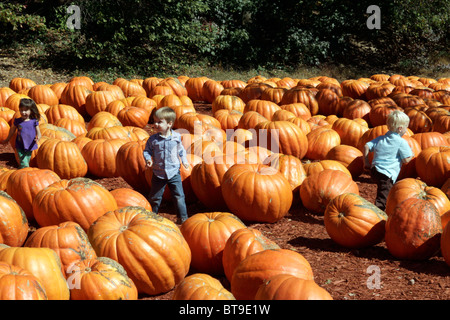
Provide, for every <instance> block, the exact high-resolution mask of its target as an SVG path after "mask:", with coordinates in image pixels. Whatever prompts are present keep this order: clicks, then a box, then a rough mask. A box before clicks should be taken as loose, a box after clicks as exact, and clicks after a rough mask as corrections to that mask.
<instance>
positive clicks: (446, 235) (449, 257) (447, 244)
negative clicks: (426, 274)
mask: <svg viewBox="0 0 450 320" xmlns="http://www.w3.org/2000/svg"><path fill="white" fill-rule="evenodd" d="M440 245H441V253H442V257H443V258H444V261H445V263H446V264H447V265H449V266H450V223H446V225H445V227H444V229H443V232H442V235H441V243H440Z"/></svg>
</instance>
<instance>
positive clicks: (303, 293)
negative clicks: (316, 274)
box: [255, 274, 333, 300]
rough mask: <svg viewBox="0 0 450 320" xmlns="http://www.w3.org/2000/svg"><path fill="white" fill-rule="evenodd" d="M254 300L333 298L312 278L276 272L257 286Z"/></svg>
mask: <svg viewBox="0 0 450 320" xmlns="http://www.w3.org/2000/svg"><path fill="white" fill-rule="evenodd" d="M255 300H333V298H332V297H331V295H330V293H329V292H328V291H327V290H325V289H324V288H322V287H321V286H319V285H318V284H317V283H316V282H315V281H314V280H306V279H302V278H299V277H296V276H293V275H290V274H277V275H275V276H273V277H270V278H269V279H267V281H264V282H263V283H262V284H261V285H260V286H259V288H258V291H257V292H256V294H255Z"/></svg>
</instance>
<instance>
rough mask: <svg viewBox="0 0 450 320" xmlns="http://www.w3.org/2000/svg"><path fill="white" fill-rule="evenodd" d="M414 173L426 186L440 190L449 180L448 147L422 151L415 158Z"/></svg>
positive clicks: (449, 151)
mask: <svg viewBox="0 0 450 320" xmlns="http://www.w3.org/2000/svg"><path fill="white" fill-rule="evenodd" d="M416 171H417V175H418V176H419V177H420V178H421V179H422V180H423V181H425V182H426V183H427V184H428V185H430V186H434V187H438V188H440V187H441V186H442V185H443V184H444V183H445V181H446V180H447V179H448V178H450V146H441V147H438V146H436V147H429V148H426V149H422V151H421V152H420V153H419V155H418V156H417V157H416Z"/></svg>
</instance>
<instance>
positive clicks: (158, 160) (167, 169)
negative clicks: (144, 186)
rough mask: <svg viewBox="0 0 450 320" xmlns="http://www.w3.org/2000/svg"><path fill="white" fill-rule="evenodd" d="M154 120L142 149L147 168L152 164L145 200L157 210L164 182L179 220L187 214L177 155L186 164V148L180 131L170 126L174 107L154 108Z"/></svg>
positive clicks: (185, 165) (187, 165) (186, 165)
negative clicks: (153, 126) (152, 129)
mask: <svg viewBox="0 0 450 320" xmlns="http://www.w3.org/2000/svg"><path fill="white" fill-rule="evenodd" d="M153 118H154V124H155V128H156V131H157V133H155V134H153V135H151V136H150V137H149V138H148V140H147V143H146V145H145V149H144V158H145V161H146V165H147V167H148V168H152V181H151V190H150V194H149V202H150V204H151V206H152V210H153V212H155V213H158V210H159V206H160V204H161V200H162V197H163V193H164V189H165V188H166V185H168V186H169V189H170V192H171V194H172V196H173V197H174V199H175V202H176V206H177V209H178V214H179V220H178V222H181V223H183V222H184V221H185V220H186V219H187V218H188V216H187V210H186V202H185V197H184V191H183V185H182V182H181V176H180V159H181V163H182V164H183V166H184V167H185V168H188V167H189V163H188V161H187V158H186V150H185V149H184V147H183V145H182V144H181V135H180V134H179V133H178V132H176V131H173V130H172V126H173V123H174V122H175V119H176V114H175V111H174V110H173V109H171V108H169V107H163V108H160V109H158V110H156V112H155V115H154V117H153Z"/></svg>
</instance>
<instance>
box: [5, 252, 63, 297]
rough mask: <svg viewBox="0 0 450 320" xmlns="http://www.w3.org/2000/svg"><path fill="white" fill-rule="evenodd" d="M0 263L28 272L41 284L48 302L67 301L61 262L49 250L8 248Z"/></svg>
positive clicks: (54, 253)
mask: <svg viewBox="0 0 450 320" xmlns="http://www.w3.org/2000/svg"><path fill="white" fill-rule="evenodd" d="M0 261H3V262H6V263H8V264H11V265H14V266H17V267H20V268H22V269H25V270H27V271H29V272H30V273H31V274H33V275H34V276H35V277H36V278H38V279H39V281H40V282H41V284H42V286H43V288H44V290H45V293H46V294H47V298H48V300H69V298H70V291H69V287H68V285H67V283H66V279H65V278H64V275H63V273H62V271H61V261H60V260H59V257H58V255H57V254H56V252H55V251H54V250H52V249H50V248H28V247H8V248H3V249H2V250H0Z"/></svg>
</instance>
